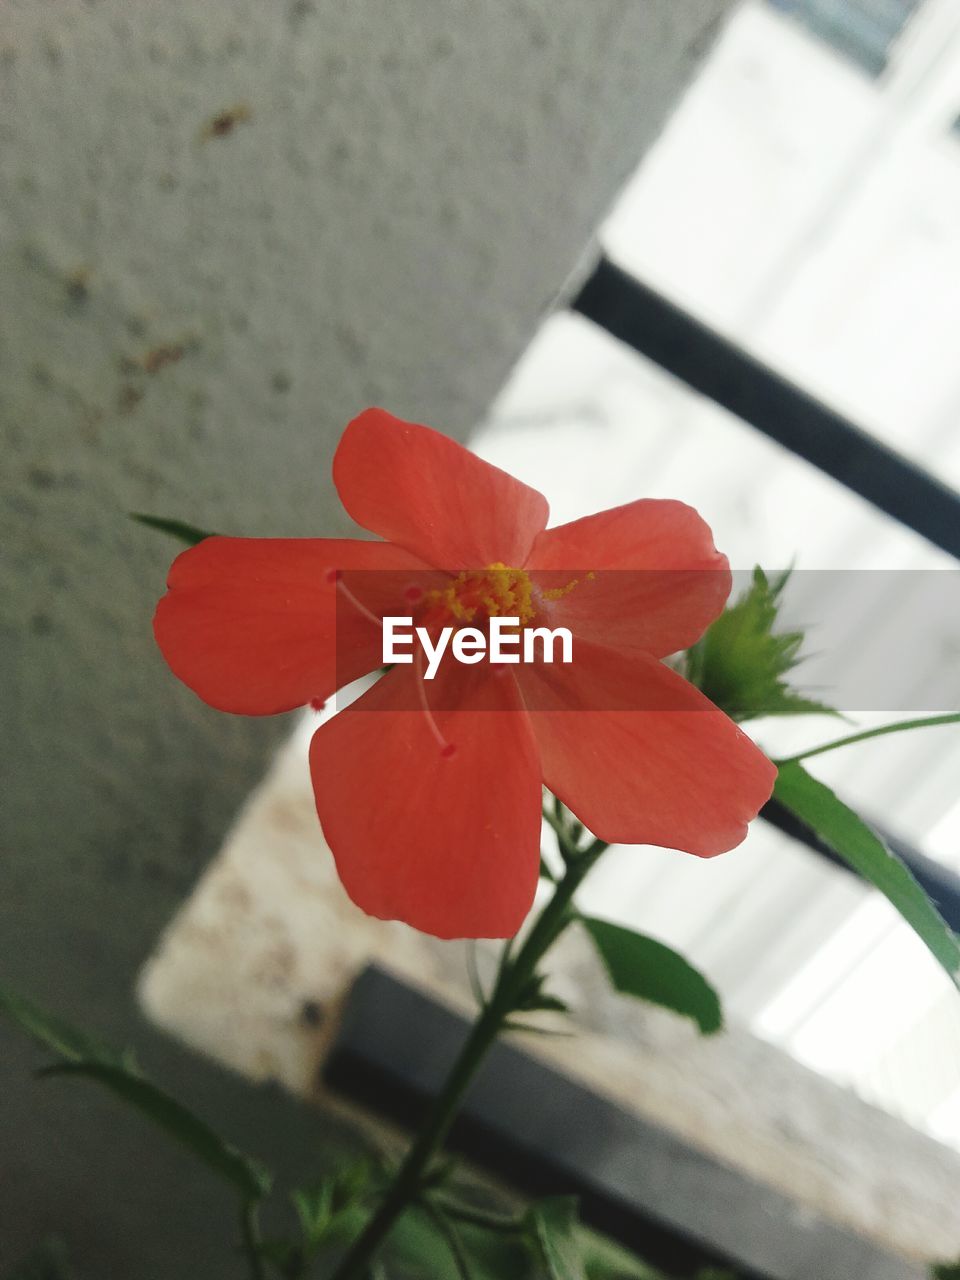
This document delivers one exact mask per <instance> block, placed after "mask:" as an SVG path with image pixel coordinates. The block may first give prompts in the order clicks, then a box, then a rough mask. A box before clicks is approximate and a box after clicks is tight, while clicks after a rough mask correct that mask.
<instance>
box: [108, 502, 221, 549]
mask: <svg viewBox="0 0 960 1280" xmlns="http://www.w3.org/2000/svg"><path fill="white" fill-rule="evenodd" d="M129 515H130V519H131V520H136V522H137V524H142V525H146V527H147V528H148V529H156V530H158V532H160V533H168V534H169V535H170V536H171V538H176V539H177V540H178V541H179V542H185V543H186V544H187V546H188V547H194V546H196V544H197V543H198V542H202V541H203V540H204V538H215V537H216V536H217V535H216V534H214V533H210V532H208V531H207V530H206V529H198V528H197V527H196V526H195V525H192V524H187V523H186V521H184V520H168V519H167V518H166V516H148V515H145V514H144V512H142V511H131V512H130V513H129Z"/></svg>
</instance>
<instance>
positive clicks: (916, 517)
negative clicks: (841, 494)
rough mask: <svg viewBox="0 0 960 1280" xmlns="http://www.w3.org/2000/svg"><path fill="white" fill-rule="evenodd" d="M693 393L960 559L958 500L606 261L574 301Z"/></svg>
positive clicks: (578, 308) (913, 465) (905, 460)
mask: <svg viewBox="0 0 960 1280" xmlns="http://www.w3.org/2000/svg"><path fill="white" fill-rule="evenodd" d="M571 305H572V307H573V310H575V311H579V312H580V314H581V315H584V316H586V317H587V318H588V319H590V320H592V321H593V322H594V323H595V324H598V325H599V326H600V327H601V328H603V329H606V330H607V332H608V333H610V334H612V335H613V336H614V337H615V338H619V339H620V341H621V342H625V343H626V344H627V345H628V346H630V347H633V349H634V350H635V351H638V352H639V353H640V354H641V355H644V356H647V357H648V358H649V359H651V360H653V361H655V362H656V363H657V364H659V365H660V366H661V367H662V368H664V369H666V370H667V372H668V373H672V374H673V375H674V376H675V377H677V378H679V379H681V381H683V382H685V383H686V384H687V385H688V386H689V387H692V388H693V389H694V390H695V391H699V392H701V393H702V394H703V395H705V396H708V397H709V398H710V399H711V400H715V401H716V403H717V404H719V405H722V406H723V407H724V408H725V409H729V410H730V412H731V413H734V414H736V415H737V417H738V418H741V419H743V421H744V422H748V423H749V424H750V425H751V426H753V427H756V428H757V430H758V431H762V432H763V434H764V435H766V436H768V437H769V438H770V439H771V440H776V441H777V442H778V443H779V444H781V445H783V446H784V447H785V448H787V449H790V450H791V451H792V452H793V453H795V454H796V455H797V456H798V457H800V458H804V459H806V461H807V462H812V463H813V464H814V466H816V467H819V468H820V470H821V471H823V472H825V473H826V474H827V475H829V476H832V477H833V478H834V479H835V480H839V481H840V483H841V484H844V485H846V487H847V488H848V489H850V490H852V491H853V492H854V493H857V494H859V495H860V496H861V497H863V498H866V499H867V500H868V501H869V502H872V503H873V505H874V506H876V507H879V508H880V510H881V511H885V512H886V513H887V514H888V515H890V516H893V517H894V519H896V520H899V521H900V522H901V523H902V524H905V525H907V527H908V528H910V529H913V530H914V531H915V532H916V533H919V534H922V535H923V537H925V538H928V539H929V540H930V541H931V542H932V543H934V544H935V545H936V546H938V547H942V548H943V550H944V551H948V552H949V553H950V554H951V555H953V556H957V557H960V494H957V493H955V492H954V491H953V490H952V489H950V488H949V486H947V485H945V484H943V483H942V482H941V481H940V480H938V479H937V478H936V477H935V476H932V475H930V473H929V472H927V471H925V470H924V469H923V468H922V467H919V466H917V464H916V463H914V462H911V461H910V460H909V459H908V458H905V457H903V456H902V455H901V454H898V453H896V452H895V451H894V450H893V449H889V448H888V447H887V446H886V445H884V444H881V443H880V442H879V441H878V440H875V439H874V438H873V437H872V436H870V435H868V434H867V432H865V431H863V430H862V429H861V428H860V427H858V426H856V425H855V424H854V423H852V422H850V421H848V419H846V418H844V417H843V416H842V415H841V414H839V413H836V412H835V411H834V410H833V409H829V408H828V407H827V406H826V405H824V404H821V402H820V401H819V400H817V399H815V398H814V397H813V396H811V395H810V394H808V392H806V391H803V390H802V389H801V388H800V387H798V386H796V385H795V384H794V383H792V382H789V381H788V380H787V379H786V378H784V377H781V375H780V374H778V373H775V372H774V371H773V370H772V369H770V368H768V367H767V366H766V365H765V364H763V363H762V362H761V361H759V360H757V359H755V358H754V357H753V356H750V355H748V354H747V353H746V352H745V351H743V350H742V349H741V348H740V347H738V346H737V345H736V344H735V343H733V342H730V341H728V340H727V339H726V338H722V337H721V336H720V335H719V334H717V333H714V332H713V331H712V330H711V329H709V328H707V326H706V325H704V324H701V323H700V321H699V320H695V319H694V318H693V317H692V316H690V315H688V314H687V313H686V312H684V311H682V310H681V309H680V308H679V307H677V306H676V305H675V304H674V303H672V302H669V301H668V300H667V299H666V298H664V297H661V295H660V294H658V293H655V292H654V291H653V290H652V289H650V288H648V287H647V286H646V285H644V284H641V282H640V281H639V280H637V279H635V278H634V277H633V276H631V275H630V274H629V273H628V272H626V271H623V270H622V269H621V268H620V267H617V266H615V265H614V264H613V263H612V262H610V261H608V260H607V259H606V258H601V260H600V261H599V262H598V264H597V267H596V270H595V271H594V272H593V275H592V276H591V277H590V278H589V280H587V282H586V284H585V285H584V286H583V288H582V289H581V291H580V293H579V295H578V297H577V298H576V299H575V300H574V302H573V303H572V304H571Z"/></svg>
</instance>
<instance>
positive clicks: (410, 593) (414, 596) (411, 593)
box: [403, 586, 423, 604]
mask: <svg viewBox="0 0 960 1280" xmlns="http://www.w3.org/2000/svg"><path fill="white" fill-rule="evenodd" d="M403 598H404V600H409V601H410V603H411V604H415V603H416V602H417V601H418V600H422V599H423V587H417V586H413V587H407V589H406V591H405V592H404V593H403Z"/></svg>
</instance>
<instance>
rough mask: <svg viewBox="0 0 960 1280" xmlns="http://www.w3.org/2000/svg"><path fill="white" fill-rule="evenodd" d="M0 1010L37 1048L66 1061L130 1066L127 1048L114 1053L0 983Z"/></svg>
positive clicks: (131, 1065)
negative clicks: (47, 1050)
mask: <svg viewBox="0 0 960 1280" xmlns="http://www.w3.org/2000/svg"><path fill="white" fill-rule="evenodd" d="M0 1014H2V1015H3V1016H4V1017H6V1018H8V1019H9V1020H10V1021H11V1022H13V1023H15V1024H16V1026H18V1027H19V1028H20V1030H21V1031H24V1032H26V1034H27V1035H28V1036H29V1037H30V1039H31V1040H33V1041H35V1043H37V1044H38V1045H40V1046H41V1048H44V1049H49V1050H50V1051H51V1052H52V1053H55V1054H56V1055H57V1056H58V1057H60V1058H65V1059H66V1060H67V1061H68V1062H85V1061H96V1062H108V1063H112V1064H113V1065H115V1066H126V1067H127V1068H129V1069H131V1070H132V1069H133V1061H132V1055H131V1054H130V1053H129V1052H124V1053H117V1052H116V1051H115V1050H114V1049H112V1048H110V1047H109V1046H108V1045H105V1044H103V1043H102V1042H101V1041H99V1040H97V1039H95V1038H94V1037H93V1036H90V1035H87V1034H86V1032H83V1031H78V1030H77V1029H76V1028H75V1027H71V1026H70V1025H69V1023H66V1022H62V1021H61V1020H60V1019H59V1018H57V1017H55V1016H54V1015H53V1014H51V1013H47V1011H46V1010H45V1009H41V1008H40V1006H39V1005H37V1004H34V1003H33V1002H32V1001H31V1000H27V999H25V998H24V997H23V996H21V995H18V994H17V993H16V992H15V991H11V990H10V989H9V988H8V987H0Z"/></svg>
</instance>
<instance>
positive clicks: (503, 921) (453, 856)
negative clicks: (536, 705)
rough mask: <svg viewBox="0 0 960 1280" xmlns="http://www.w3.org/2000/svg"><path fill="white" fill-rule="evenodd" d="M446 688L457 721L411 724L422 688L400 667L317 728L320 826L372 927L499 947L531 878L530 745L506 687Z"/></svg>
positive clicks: (472, 675)
mask: <svg viewBox="0 0 960 1280" xmlns="http://www.w3.org/2000/svg"><path fill="white" fill-rule="evenodd" d="M451 676H452V678H456V679H459V680H460V681H462V686H463V688H462V692H463V696H462V698H461V703H460V705H461V708H462V709H459V710H456V711H438V712H437V713H436V714H435V716H434V717H433V720H432V722H431V719H430V718H428V716H427V715H426V714H425V712H424V711H423V710H410V708H411V707H414V706H416V705H417V691H416V690H415V689H414V688H413V682H414V681H416V679H417V675H416V672H415V670H414V668H413V667H407V666H405V667H395V668H394V669H393V670H392V671H391V672H389V673H388V674H387V675H386V676H384V677H383V678H382V679H381V680H380V681H379V682H378V683H377V684H376V685H375V686H374V687H373V689H371V690H370V691H369V692H368V693H367V694H365V695H364V696H363V697H362V698H361V699H359V700H358V701H357V702H356V703H354V704H352V705H351V706H350V707H348V708H347V709H346V710H344V711H341V712H340V713H339V714H338V715H336V716H334V717H333V719H332V720H329V721H328V722H327V723H326V724H324V725H321V726H320V728H319V729H318V730H317V732H316V734H315V735H314V738H313V742H312V743H311V747H310V771H311V774H312V777H313V786H314V792H315V795H316V801H317V812H318V814H319V816H320V824H321V826H322V827H323V831H324V835H325V836H326V838H327V842H328V843H329V845H330V848H331V849H332V850H333V855H334V858H335V859H336V863H337V869H338V871H339V873H340V878H341V880H342V881H343V884H344V887H345V888H346V890H347V893H348V894H349V895H350V897H351V898H352V899H353V901H354V902H355V903H356V904H357V906H359V907H361V908H362V909H363V910H364V911H366V912H367V913H368V914H369V915H372V916H378V917H380V918H381V919H383V920H404V921H406V923H407V924H409V925H412V926H413V927H414V928H416V929H420V930H422V931H423V932H424V933H431V934H434V935H436V936H437V937H440V938H507V937H511V936H512V935H513V934H514V933H516V931H517V930H518V929H519V927H520V925H521V924H522V922H523V919H524V917H525V916H526V914H527V912H528V911H529V909H530V907H531V905H532V903H533V896H534V893H535V891H536V886H537V878H538V874H539V864H540V804H541V786H540V762H539V759H538V756H537V748H536V743H535V741H534V738H533V732H532V730H531V728H530V723H529V721H528V719H527V717H526V715H525V714H524V712H523V710H522V709H520V708H519V700H518V697H517V692H516V686H515V684H514V682H513V680H512V679H506V680H502V679H498V678H497V677H496V676H492V677H491V675H490V674H489V671H487V672H486V673H484V674H478V672H477V669H470V670H469V672H468V671H467V669H466V668H460V669H459V673H457V674H454V673H452V672H451ZM443 705H445V706H449V705H450V697H449V693H447V694H446V695H445V697H444V699H443ZM397 708H400V709H399V710H398V709H397ZM431 723H433V725H435V727H436V729H437V730H438V731H439V733H440V734H441V735H442V738H443V740H444V742H445V743H446V744H448V745H447V746H446V748H444V747H443V744H442V743H441V742H440V741H438V739H437V737H436V734H435V731H434V728H432V727H431Z"/></svg>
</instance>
